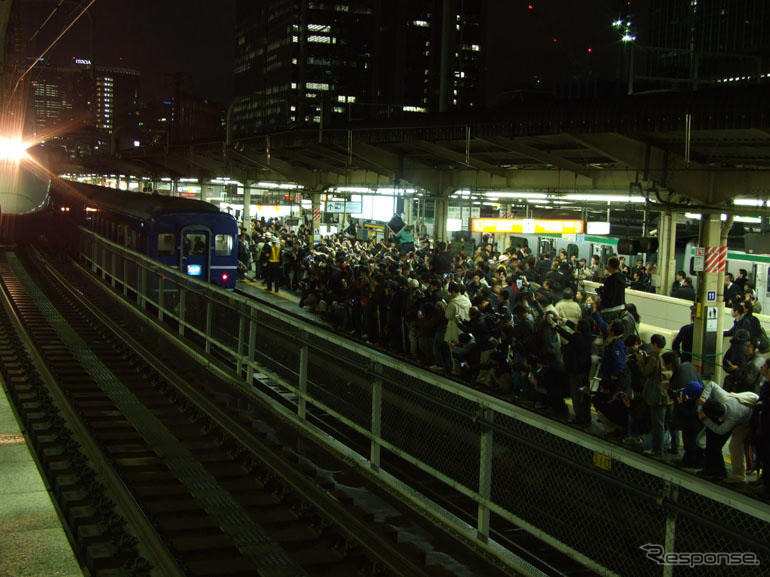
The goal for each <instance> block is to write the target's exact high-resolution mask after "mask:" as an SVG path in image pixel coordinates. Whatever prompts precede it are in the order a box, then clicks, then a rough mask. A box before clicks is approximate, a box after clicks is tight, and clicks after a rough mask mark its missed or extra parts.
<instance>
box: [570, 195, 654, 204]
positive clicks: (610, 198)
mask: <svg viewBox="0 0 770 577" xmlns="http://www.w3.org/2000/svg"><path fill="white" fill-rule="evenodd" d="M563 198H564V199H565V200H577V201H584V202H622V203H626V204H627V203H629V202H639V203H641V202H645V198H644V197H643V196H639V195H634V194H630V195H620V194H565V195H564V197H563Z"/></svg>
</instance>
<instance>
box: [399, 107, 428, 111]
mask: <svg viewBox="0 0 770 577" xmlns="http://www.w3.org/2000/svg"><path fill="white" fill-rule="evenodd" d="M401 110H403V111H404V112H428V109H427V108H424V107H422V106H403V107H402V108H401Z"/></svg>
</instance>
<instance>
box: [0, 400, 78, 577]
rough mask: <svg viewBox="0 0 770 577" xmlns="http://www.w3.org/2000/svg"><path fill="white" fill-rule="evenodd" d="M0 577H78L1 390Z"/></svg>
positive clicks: (34, 466)
mask: <svg viewBox="0 0 770 577" xmlns="http://www.w3.org/2000/svg"><path fill="white" fill-rule="evenodd" d="M0 535H1V536H2V537H0V577H42V576H46V577H82V575H83V572H82V571H81V569H80V565H79V564H78V561H77V559H76V558H75V554H74V553H73V551H72V547H71V546H70V543H69V540H68V539H67V535H66V533H65V531H64V529H63V527H62V525H61V522H60V520H59V516H58V514H57V512H56V509H55V508H54V505H53V503H52V501H51V498H50V496H49V494H48V490H47V489H46V486H45V483H44V482H43V479H42V477H41V476H40V473H39V472H38V469H37V466H36V465H35V461H34V460H33V458H32V455H31V454H30V452H29V449H28V448H27V442H26V439H25V437H24V435H23V434H22V432H21V429H20V428H19V424H18V422H17V421H16V417H15V414H14V412H13V410H12V409H11V406H10V404H9V402H8V398H7V396H6V392H5V389H4V388H0Z"/></svg>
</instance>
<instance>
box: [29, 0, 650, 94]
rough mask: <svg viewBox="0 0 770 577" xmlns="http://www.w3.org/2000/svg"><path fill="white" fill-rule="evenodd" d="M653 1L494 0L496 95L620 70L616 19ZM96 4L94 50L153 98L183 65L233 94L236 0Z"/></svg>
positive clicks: (42, 8) (74, 36)
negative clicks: (132, 73)
mask: <svg viewBox="0 0 770 577" xmlns="http://www.w3.org/2000/svg"><path fill="white" fill-rule="evenodd" d="M55 4H56V2H54V1H53V0H49V1H47V2H32V3H31V6H32V7H33V8H34V9H30V10H26V9H25V16H26V20H27V26H28V28H29V29H30V30H31V31H32V30H34V28H35V27H37V26H38V25H39V23H40V22H42V21H43V19H44V17H45V16H46V15H47V14H48V12H49V11H50V10H51V9H52V8H53V6H55ZM68 4H69V3H68ZM628 4H630V6H628ZM646 5H647V2H646V0H633V1H632V2H631V3H628V2H627V1H622V0H582V1H578V0H540V1H538V0H531V1H522V0H490V4H489V10H490V28H489V31H488V43H487V47H488V48H487V49H488V58H489V60H488V67H487V70H486V71H484V72H483V74H484V75H485V78H486V85H487V87H488V92H487V102H488V103H489V104H496V103H502V102H506V101H509V100H511V99H512V98H513V97H514V95H516V94H519V93H521V92H522V91H533V90H543V89H548V88H549V87H550V86H552V85H553V84H554V83H557V82H558V83H561V84H563V83H564V82H566V81H570V80H572V81H573V82H574V81H576V80H577V81H579V80H580V79H585V78H587V77H589V76H590V77H593V78H600V79H613V78H614V77H616V76H617V75H618V74H619V71H620V62H621V57H622V51H623V46H622V44H621V43H620V41H619V36H618V34H617V33H616V32H615V31H613V30H612V29H611V28H610V23H611V22H612V21H613V20H614V19H615V18H618V17H621V16H625V14H624V13H625V12H626V11H627V10H630V12H631V13H634V12H635V13H636V16H640V15H642V14H643V13H644V12H645V11H646V10H647V7H646ZM92 11H93V15H94V17H93V21H94V47H95V48H94V54H93V55H92V56H93V59H94V60H95V61H96V62H97V63H99V64H105V65H120V66H125V67H129V68H135V69H138V70H140V71H141V73H142V78H143V81H142V83H143V90H144V92H145V96H146V97H149V98H152V97H163V96H168V95H170V94H172V93H173V80H172V77H173V75H175V74H180V75H181V76H182V80H183V85H184V86H185V87H187V88H188V89H189V90H190V91H191V92H193V93H194V94H196V95H198V96H203V97H208V98H211V99H212V100H215V101H218V102H220V103H223V104H226V103H227V102H229V100H230V98H231V95H232V92H231V91H232V79H231V75H232V69H233V36H234V24H235V0H122V1H121V0H96V3H95V4H94V6H93V8H92ZM70 19H71V16H70V13H69V12H61V13H60V16H59V18H55V19H54V20H53V21H52V23H51V24H49V25H48V27H47V29H46V31H44V32H43V33H41V35H40V37H39V39H38V42H37V48H36V50H37V52H38V53H39V52H40V51H42V50H43V48H44V47H45V46H46V45H47V44H48V42H50V40H51V39H52V38H53V37H54V36H55V34H56V33H58V32H59V31H60V30H61V29H62V28H63V26H64V24H65V22H68V21H69V20H70ZM635 20H638V18H636V17H635ZM89 38H90V33H89V24H88V19H87V17H83V18H82V19H81V21H80V22H79V23H78V24H77V25H76V26H75V27H73V28H72V29H71V30H70V32H69V33H68V34H67V36H66V37H65V38H64V39H63V40H62V41H61V42H60V43H59V45H58V46H57V47H56V48H55V49H54V50H53V52H52V53H51V54H50V55H49V58H50V59H51V60H53V61H54V62H58V63H61V62H64V61H66V60H68V59H71V58H73V57H78V58H89V56H90V48H89V44H90V41H89ZM640 40H641V38H640ZM589 49H590V51H589ZM30 52H31V51H30ZM121 59H122V60H121Z"/></svg>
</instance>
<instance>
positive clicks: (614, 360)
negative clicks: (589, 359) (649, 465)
mask: <svg viewBox="0 0 770 577" xmlns="http://www.w3.org/2000/svg"><path fill="white" fill-rule="evenodd" d="M627 369H628V365H627V361H626V344H625V342H624V341H623V323H622V321H620V320H615V321H613V322H612V324H611V325H610V329H609V334H608V335H607V338H606V339H605V341H604V352H603V354H602V357H601V364H600V366H599V377H600V378H601V383H600V386H599V391H598V392H597V393H593V394H592V400H593V403H594V406H595V407H596V410H597V411H599V413H600V414H601V415H602V416H603V417H604V422H605V425H607V426H608V429H611V432H610V434H614V435H617V436H619V437H622V436H625V434H626V430H627V427H628V407H629V406H630V404H631V398H630V392H631V391H630V386H629V383H628V381H629V379H628V376H629V375H628V370H627Z"/></svg>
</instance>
